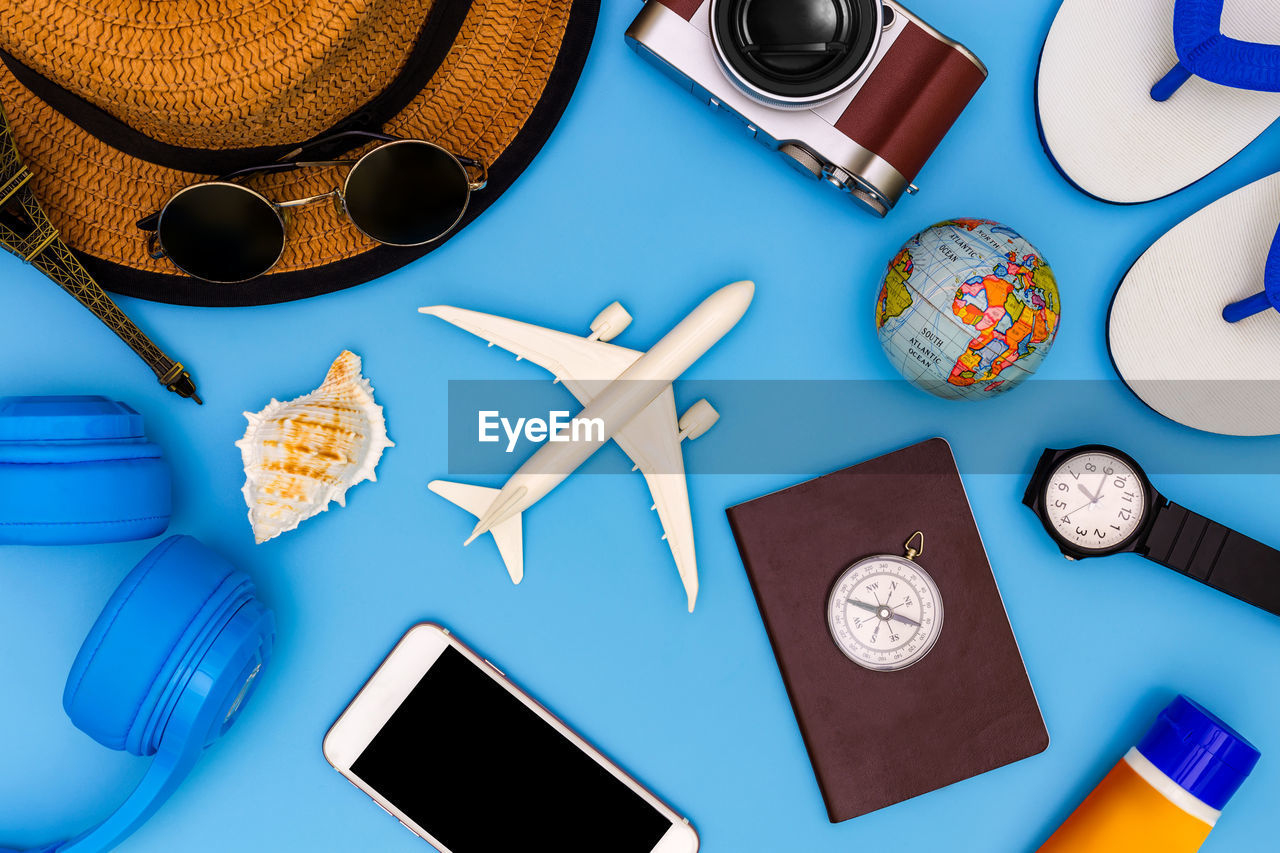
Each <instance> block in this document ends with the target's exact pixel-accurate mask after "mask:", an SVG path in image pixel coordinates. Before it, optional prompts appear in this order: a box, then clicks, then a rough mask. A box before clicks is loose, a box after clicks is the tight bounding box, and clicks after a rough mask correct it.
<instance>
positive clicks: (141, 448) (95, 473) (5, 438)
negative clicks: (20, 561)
mask: <svg viewBox="0 0 1280 853" xmlns="http://www.w3.org/2000/svg"><path fill="white" fill-rule="evenodd" d="M170 490H171V486H170V477H169V466H168V464H167V463H166V462H165V461H164V459H162V458H161V455H160V448H159V447H157V446H156V445H154V444H152V443H151V442H150V441H148V440H147V437H146V434H145V433H144V432H143V430H142V416H141V415H139V414H138V413H137V412H135V411H134V410H133V409H131V408H129V407H128V406H126V405H125V404H124V403H116V402H113V401H111V400H108V399H107V398H106V397H0V545H83V544H90V543H96V542H124V541H128V540H133V539H150V538H151V537H152V536H159V535H160V534H161V533H163V532H164V529H165V528H166V527H168V526H169V512H170V507H171V500H172V499H171V496H170Z"/></svg>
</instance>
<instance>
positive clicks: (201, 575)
mask: <svg viewBox="0 0 1280 853" xmlns="http://www.w3.org/2000/svg"><path fill="white" fill-rule="evenodd" d="M252 595H253V584H252V582H251V581H250V580H249V578H248V576H247V575H245V574H244V573H242V572H239V571H237V570H236V569H235V568H234V567H233V566H232V565H231V564H230V563H229V562H227V561H226V560H225V559H223V558H222V557H221V556H219V555H218V554H216V553H214V552H213V551H211V550H210V549H209V548H207V547H205V546H204V545H203V544H201V543H200V542H199V541H197V540H196V539H193V538H192V537H190V536H171V537H169V538H168V539H165V540H164V541H163V542H161V543H160V544H159V545H157V546H156V547H155V548H154V549H152V551H151V552H150V553H149V554H147V556H146V557H144V558H143V560H142V562H140V563H138V565H137V566H136V567H135V568H134V569H133V571H131V572H130V573H129V574H128V576H127V577H125V579H124V581H123V582H121V584H120V586H119V587H118V588H117V589H116V591H115V593H114V594H113V595H112V596H111V599H110V600H109V601H108V602H107V606H106V608H105V609H104V610H103V611H102V615H101V616H99V617H98V620H97V622H96V623H94V626H93V628H92V629H91V630H90V631H89V635H88V636H87V637H86V638H85V641H84V645H83V646H81V648H80V653H79V654H78V655H77V656H76V660H75V663H74V664H72V667H71V673H70V675H68V677H67V687H66V690H65V691H64V693H63V696H62V705H63V708H64V709H65V710H66V712H67V715H68V716H69V717H70V718H71V721H72V722H73V723H75V724H76V726H77V727H78V728H80V729H81V730H82V731H84V732H85V733H86V734H88V735H89V736H91V737H92V738H94V739H95V740H97V741H98V742H99V743H101V744H102V745H103V746H107V747H110V748H112V749H123V750H128V751H129V752H131V753H133V754H135V755H151V754H152V753H154V752H155V750H156V748H157V747H158V745H159V742H160V736H161V735H163V734H164V726H165V723H166V722H167V719H168V714H169V713H171V711H172V708H173V706H174V704H175V703H176V701H177V697H178V696H179V695H181V692H182V690H183V688H184V687H185V686H186V679H189V678H190V675H191V673H192V672H193V671H194V668H195V663H198V659H199V656H200V655H201V654H203V653H204V651H206V650H207V649H208V646H209V645H210V644H211V643H212V641H213V639H214V638H215V637H216V635H217V632H218V631H219V630H221V627H222V626H223V625H225V624H226V621H227V620H228V619H229V618H230V616H231V615H234V613H235V611H236V610H237V609H238V608H239V607H240V606H242V605H243V604H244V603H245V602H246V601H248V600H250V599H251V598H252Z"/></svg>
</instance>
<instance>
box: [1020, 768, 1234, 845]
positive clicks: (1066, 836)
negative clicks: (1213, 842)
mask: <svg viewBox="0 0 1280 853" xmlns="http://www.w3.org/2000/svg"><path fill="white" fill-rule="evenodd" d="M1126 758H1127V757H1126ZM1152 769H1153V770H1154V768H1152ZM1155 772H1156V773H1159V771H1158V770H1155ZM1188 796H1189V795H1188ZM1205 808H1206V809H1207V807H1205ZM1204 816H1205V817H1208V816H1209V815H1204ZM1211 829H1213V824H1212V823H1209V822H1206V821H1205V820H1203V819H1202V817H1197V816H1193V815H1192V814H1190V813H1188V812H1187V811H1184V810H1183V808H1181V807H1179V806H1178V805H1175V804H1174V803H1173V802H1172V801H1171V800H1170V799H1169V798H1167V797H1166V796H1165V794H1163V793H1161V792H1160V791H1159V790H1157V788H1156V787H1155V786H1153V785H1152V784H1151V783H1150V782H1148V781H1147V779H1146V778H1144V777H1143V775H1142V774H1141V773H1139V771H1138V770H1135V769H1134V767H1133V766H1132V765H1131V764H1130V763H1129V761H1128V760H1123V761H1121V762H1120V763H1119V764H1117V765H1116V766H1115V767H1114V768H1112V770H1111V772H1110V773H1108V774H1107V776H1106V778H1105V779H1103V780H1102V782H1101V783H1100V784H1099V785H1098V787H1097V788H1094V789H1093V792H1092V793H1090V794H1089V796H1088V797H1087V798H1086V799H1085V801H1084V802H1083V803H1081V804H1080V806H1079V808H1077V809H1076V810H1075V811H1074V812H1072V814H1071V816H1070V817H1069V818H1067V820H1066V822H1065V823H1064V824H1062V826H1061V827H1059V828H1058V831H1057V832H1055V833H1054V834H1053V836H1052V837H1051V838H1050V839H1049V840H1048V841H1047V842H1045V844H1044V846H1043V847H1041V848H1040V853H1194V851H1196V850H1199V849H1200V845H1202V844H1203V843H1204V840H1205V839H1206V838H1208V837H1209V831H1210V830H1211Z"/></svg>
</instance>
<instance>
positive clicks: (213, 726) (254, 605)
mask: <svg viewBox="0 0 1280 853" xmlns="http://www.w3.org/2000/svg"><path fill="white" fill-rule="evenodd" d="M44 404H48V406H52V409H50V408H48V406H45V414H46V415H49V413H50V411H53V410H56V409H57V408H58V407H59V406H63V405H72V406H81V407H82V406H90V407H103V406H106V407H120V408H121V409H124V410H127V415H126V416H132V417H134V418H136V417H137V416H136V413H133V412H132V410H131V409H128V407H125V406H123V405H122V404H118V403H110V401H106V400H103V399H102V398H43V402H42V401H41V400H35V399H33V398H21V399H19V401H18V402H17V404H16V405H17V408H18V409H20V410H22V409H26V410H27V412H28V413H27V415H26V416H25V417H27V418H28V420H27V423H26V425H25V429H26V431H25V432H24V433H23V437H22V438H21V441H22V442H26V443H32V446H35V447H42V445H39V444H38V441H39V439H36V438H33V437H32V436H35V435H37V434H39V432H40V430H41V429H43V430H45V432H44V434H45V435H53V436H54V438H53V439H46V441H50V442H51V443H50V444H47V445H43V447H44V448H45V450H46V451H47V450H48V448H50V447H54V446H57V442H65V441H67V440H68V439H67V437H66V434H67V429H66V424H65V423H61V424H60V423H59V421H60V417H59V416H56V415H50V416H49V417H47V418H46V421H47V422H46V423H45V424H43V425H38V424H35V423H34V421H33V420H31V418H32V416H31V414H30V411H31V409H30V407H32V406H34V407H35V408H40V407H41V406H42V405H44ZM14 405H15V403H14V401H13V399H12V398H11V399H9V400H0V454H4V457H0V494H3V495H4V497H3V499H0V500H2V501H3V503H0V510H2V511H3V512H4V513H7V512H9V511H10V510H11V509H12V508H13V507H14V506H17V505H18V504H19V503H21V502H22V498H23V497H24V495H21V494H18V495H13V494H5V493H7V492H10V491H11V488H12V485H11V484H12V483H13V482H15V481H13V480H10V479H9V476H10V471H9V468H10V464H9V463H10V461H11V459H12V457H13V455H14V454H13V453H12V448H11V447H9V448H6V446H5V445H6V440H11V436H12V435H13V431H12V430H11V425H6V424H5V420H6V413H7V412H9V413H11V412H12V411H13V406H14ZM81 414H83V413H81ZM97 414H101V412H98V413H97ZM119 414H120V412H119V411H118V410H117V411H116V412H115V414H112V415H109V417H116V416H118V415H119ZM37 419H38V418H37ZM91 419H92V418H91ZM139 420H140V419H139ZM140 426H141V424H140V423H139V424H138V427H139V429H138V430H136V431H137V432H139V434H140ZM99 437H100V436H94V438H99ZM108 437H109V438H116V437H118V436H108ZM135 437H136V436H135ZM82 440H83V439H82ZM143 441H145V439H144V440H143ZM14 443H15V444H16V443H18V442H14ZM90 455H93V457H94V458H93V459H92V461H91V462H90V463H89V464H87V465H85V466H84V467H83V468H80V469H77V468H76V466H77V465H80V464H82V463H77V462H66V461H65V460H64V461H60V462H54V463H52V464H53V465H54V466H55V467H54V469H53V470H52V471H51V473H50V476H49V478H48V479H47V480H46V479H43V478H39V477H28V476H27V473H26V472H25V471H24V472H23V474H22V475H21V477H19V478H18V479H17V481H16V482H18V483H22V484H26V485H29V486H30V487H31V488H32V489H33V490H34V492H33V494H31V495H29V497H31V498H32V501H31V502H32V503H34V504H41V503H42V502H43V503H42V509H41V510H40V511H41V512H44V513H48V514H44V515H35V514H34V513H33V514H31V515H29V516H28V517H29V518H38V519H39V522H38V525H39V526H38V528H32V527H26V528H25V532H24V533H21V534H20V535H21V536H26V535H31V536H33V537H34V538H36V539H38V540H39V541H41V542H43V543H47V544H53V543H55V542H57V541H59V540H58V537H57V535H55V531H59V532H61V534H62V535H63V537H64V539H63V541H69V542H83V541H102V540H101V539H98V538H94V539H92V540H86V539H85V536H86V534H85V533H84V531H83V529H82V528H80V527H79V526H77V524H76V523H75V522H76V520H77V518H78V519H80V520H84V519H85V518H87V517H89V516H88V515H85V513H90V511H91V510H92V512H93V513H97V514H96V515H94V516H93V517H92V519H91V521H92V522H93V530H94V531H96V532H94V533H91V534H88V535H90V536H91V537H100V536H103V535H106V534H108V533H109V535H110V537H111V538H112V539H113V540H116V539H123V538H131V537H129V536H128V535H126V534H127V532H128V531H130V530H133V531H138V530H150V529H152V528H153V527H154V525H155V523H156V522H155V520H154V518H152V521H151V522H150V523H149V524H147V525H143V524H141V523H140V522H139V518H140V516H137V515H135V514H134V513H136V511H137V509H138V508H139V507H142V508H144V509H145V508H153V509H155V508H160V507H161V506H163V507H164V508H165V511H164V513H163V518H164V523H165V524H167V521H168V511H167V506H168V501H169V494H168V491H169V481H168V475H167V469H165V473H164V475H163V477H162V476H161V475H160V474H158V473H156V471H157V469H156V468H155V465H156V463H160V464H162V463H161V462H160V460H159V456H158V455H155V456H150V455H147V453H146V452H144V453H140V454H139V455H138V456H135V457H124V456H123V454H116V457H115V458H113V459H110V460H107V459H105V458H104V457H105V456H107V455H109V454H103V453H100V452H98V451H93V453H92V454H81V456H90ZM125 458H134V459H140V460H143V461H142V462H139V463H136V464H138V465H139V471H138V472H136V474H135V473H124V472H128V470H129V465H130V464H131V463H127V462H123V461H122V460H123V459H125ZM27 459H28V461H24V462H23V463H20V464H22V465H31V464H34V463H31V462H30V461H29V459H30V457H27ZM45 464H51V463H45ZM45 470H50V469H48V468H46V469H45ZM107 470H115V471H116V472H117V473H119V476H120V478H121V480H120V481H113V480H112V479H111V478H110V477H109V476H107V474H106V473H105V472H106V471H107ZM81 473H83V476H82V477H81ZM121 482H122V483H123V484H124V485H125V486H128V487H130V488H150V489H151V490H152V492H151V494H147V495H134V496H131V497H128V498H124V497H123V496H122V502H121V503H120V504H118V505H119V506H125V509H126V511H124V512H119V513H116V515H117V518H115V519H114V520H113V519H108V518H106V515H107V514H106V513H103V512H101V510H102V509H103V508H104V507H106V506H107V504H108V502H106V501H105V500H103V501H99V500H97V498H96V497H95V499H94V501H87V500H79V499H78V498H77V499H73V500H71V501H70V503H68V504H66V506H67V507H69V508H71V509H72V511H73V512H74V513H77V514H78V515H70V516H62V517H60V516H58V515H57V514H56V513H54V512H52V510H53V509H55V508H56V507H57V506H58V504H57V503H56V502H55V501H54V500H52V498H51V496H56V495H62V496H64V497H71V498H74V497H75V496H76V495H77V493H78V491H79V490H83V489H85V488H89V487H100V488H104V489H106V490H107V491H108V493H111V492H116V491H117V489H118V488H119V486H120V483H121ZM139 484H142V485H139ZM161 491H162V492H163V495H160V494H159V493H160V492H161ZM125 502H128V505H127V506H126V505H125ZM11 517H12V516H6V515H4V514H0V526H3V525H4V524H6V523H8V521H9V519H10V518H11ZM100 521H105V522H107V523H105V524H98V522H100ZM19 526H22V525H19ZM163 528H164V524H162V525H161V528H160V529H161V530H163ZM33 530H34V533H33V532H32V531H33ZM147 535H154V534H147ZM3 541H14V540H13V539H7V540H3ZM254 593H255V589H254V585H253V582H252V581H251V580H250V579H249V576H248V575H246V574H244V573H243V572H241V571H238V570H237V569H236V568H235V567H233V566H232V565H231V564H230V563H228V562H227V561H226V560H225V559H223V558H222V557H220V556H219V555H217V554H216V553H214V552H213V551H211V550H210V549H209V548H207V547H206V546H204V545H202V544H201V543H200V542H198V541H197V540H195V539H193V538H191V537H190V536H170V537H169V538H167V539H165V540H164V541H163V542H161V543H160V544H159V545H157V546H156V547H155V548H153V549H152V550H151V552H150V553H149V554H147V556H146V557H144V558H143V560H142V562H140V563H139V564H138V565H137V566H136V567H135V568H134V569H133V571H132V572H130V573H129V575H128V576H127V577H126V578H125V579H124V581H123V582H122V583H121V584H120V586H119V588H117V589H116V591H115V593H114V594H113V595H112V596H111V599H110V600H109V601H108V602H107V606H106V608H105V609H104V610H103V611H102V615H101V616H99V617H98V620H97V622H96V623H94V626H93V628H92V629H91V630H90V631H89V635H88V637H86V638H85V641H84V645H83V646H81V648H80V653H79V654H78V655H77V656H76V660H75V663H74V664H72V666H71V673H70V675H69V676H68V677H67V687H66V690H65V691H64V692H63V695H62V705H63V708H64V709H65V710H66V712H67V715H68V716H69V717H70V718H71V721H72V722H73V723H75V724H76V726H77V727H79V728H80V729H81V730H82V731H84V732H85V733H86V734H88V735H89V736H90V737H92V738H94V739H95V740H96V741H98V742H99V743H101V744H102V745H103V746H107V747H110V748H112V749H121V750H126V751H128V752H130V753H133V754H134V755H138V756H146V755H154V756H155V760H154V761H153V762H152V764H151V767H150V769H149V770H148V771H147V773H146V775H145V776H144V777H143V779H142V782H141V783H140V784H139V785H138V787H137V789H136V790H135V791H134V792H133V794H132V795H130V796H129V798H128V799H127V800H126V801H125V803H124V805H122V806H121V807H120V808H119V809H118V810H116V812H115V814H113V815H111V817H109V818H107V820H106V821H104V822H103V823H101V824H100V825H98V826H97V827H95V828H93V829H91V830H89V831H87V832H85V833H83V834H81V835H79V836H77V837H75V838H72V839H70V840H67V841H61V842H58V843H56V844H51V845H46V846H43V847H38V848H35V849H33V850H30V851H25V853H54V851H57V853H102V852H103V851H107V850H110V849H111V848H113V847H115V846H116V845H117V844H119V843H120V841H122V840H123V839H124V838H125V837H127V836H128V835H129V834H130V833H132V832H133V831H134V830H135V829H137V828H138V826H140V825H141V824H142V823H143V822H144V821H145V820H146V819H147V818H148V817H150V816H151V815H152V814H153V813H154V812H155V811H156V809H157V808H159V807H160V805H161V804H162V803H163V802H164V801H165V799H166V798H168V796H169V795H170V794H171V793H173V791H174V790H175V789H176V788H177V787H178V784H179V783H180V782H181V781H182V779H183V778H184V777H185V776H186V775H187V773H188V772H189V771H190V770H191V768H192V767H193V766H194V765H195V763H196V760H197V759H198V758H199V757H200V755H201V753H203V752H204V750H205V748H206V747H208V746H209V745H211V744H212V743H213V742H214V741H215V740H217V739H218V737H220V736H221V735H222V734H223V733H224V732H226V731H227V729H229V728H230V727H231V725H232V723H234V722H235V720H236V717H237V716H238V715H239V713H240V711H241V709H242V708H243V707H244V703H245V702H246V700H247V699H248V698H249V696H250V694H251V693H252V691H253V688H254V686H255V684H256V683H257V676H258V673H259V672H260V671H261V669H262V667H263V665H265V664H266V663H267V661H268V659H269V658H270V656H271V649H272V644H273V642H274V638H275V620H274V617H273V616H272V613H271V611H270V610H268V609H267V608H266V607H265V606H264V605H263V604H262V603H261V602H259V601H258V600H257V598H255V595H254ZM0 853H24V852H23V851H16V850H12V849H8V848H0Z"/></svg>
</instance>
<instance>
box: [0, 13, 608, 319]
mask: <svg viewBox="0 0 1280 853" xmlns="http://www.w3.org/2000/svg"><path fill="white" fill-rule="evenodd" d="M3 5H4V13H3V17H0V104H3V106H4V108H5V111H6V112H7V113H8V117H9V122H10V124H11V125H12V127H13V134H14V139H15V141H16V143H17V146H18V150H19V153H20V154H21V156H22V158H23V160H24V161H25V163H26V164H27V166H28V168H29V169H30V170H31V172H32V175H33V177H32V179H31V186H32V187H33V189H34V191H35V194H36V197H37V198H38V199H39V201H40V203H41V205H42V206H43V207H44V209H45V211H46V213H47V214H48V215H49V218H50V220H52V222H53V224H54V225H55V226H56V227H57V228H58V229H59V231H60V233H61V235H62V238H63V240H64V241H65V242H66V243H67V244H68V245H70V246H71V247H72V248H73V249H75V250H76V251H77V253H78V254H79V256H80V257H81V259H82V260H83V261H84V263H85V266H86V267H88V268H89V270H90V271H91V272H92V273H93V274H94V275H95V277H96V278H97V279H98V281H99V282H101V284H102V285H103V286H104V287H106V288H107V289H108V290H114V291H116V292H118V293H123V294H127V295H130V296H139V297H142V298H145V299H155V300H160V301H164V302H176V303H182V304H191V305H256V304H263V303H269V302H283V301H287V300H291V299H299V298H302V297H306V296H312V295H315V294H317V293H325V292H328V291H332V290H338V289H340V288H344V287H349V286H351V285H353V284H358V283H360V282H362V281H367V280H369V279H371V278H375V277H376V276H379V275H382V274H384V273H387V272H389V271H391V270H393V269H396V268H397V267H400V266H402V265H404V264H406V263H408V262H409V261H411V260H413V259H415V258H417V257H419V256H421V255H422V254H424V253H425V252H427V251H429V250H430V249H432V248H435V246H437V245H439V242H443V241H439V242H437V243H435V244H429V245H428V246H419V247H409V248H401V247H391V246H381V245H378V244H377V243H374V242H373V241H371V240H369V239H368V238H367V237H364V236H363V235H362V234H361V233H360V231H359V230H358V229H356V228H354V227H352V226H351V225H350V223H348V222H347V221H346V220H345V219H344V218H341V217H339V216H337V215H335V214H334V211H333V208H332V207H331V206H327V205H317V206H315V207H313V208H305V209H299V210H298V211H297V213H296V215H295V216H294V217H293V218H292V219H291V222H290V237H289V242H288V245H287V246H286V248H285V253H284V255H283V256H282V257H281V259H280V262H279V264H278V265H277V266H276V267H275V269H274V270H273V271H272V272H271V273H269V274H267V275H264V276H262V277H260V278H258V279H254V280H252V281H249V282H246V283H244V284H236V285H225V284H211V283H208V282H204V281H199V280H197V279H193V278H189V277H187V276H185V275H182V274H179V273H178V272H177V271H176V270H175V269H174V268H173V266H172V265H171V264H170V263H169V262H168V261H167V260H164V259H160V260H153V259H152V258H150V257H149V256H148V254H147V251H146V244H145V239H144V237H145V235H144V234H143V232H142V231H140V230H139V228H138V227H137V224H136V223H137V221H138V220H139V219H140V218H142V217H143V216H145V215H147V214H149V213H151V212H153V211H155V210H157V209H159V208H160V206H161V205H162V204H163V203H164V202H165V201H166V200H167V199H168V198H169V197H170V196H171V195H172V194H173V193H175V192H176V191H178V190H180V189H182V188H183V187H185V186H188V185H190V184H192V183H195V182H197V181H200V180H207V179H209V178H211V177H213V176H216V175H218V174H220V173H225V172H230V171H233V170H235V169H238V168H244V167H247V166H255V165H260V164H262V163H265V162H269V161H271V160H273V159H275V158H277V157H279V156H281V155H282V154H284V153H285V152H287V151H289V150H290V149H292V148H294V147H295V146H296V145H297V144H298V143H300V142H303V141H306V140H308V139H313V138H316V137H320V136H325V135H328V134H329V133H332V132H334V131H338V130H347V129H367V130H381V131H383V132H385V133H390V134H394V135H396V136H402V137H414V138H419V139H427V140H430V141H432V142H435V143H437V144H439V145H441V146H443V147H444V148H447V149H448V150H450V151H452V152H453V153H455V154H458V155H463V156H469V157H472V158H474V159H477V160H480V161H482V162H483V163H485V164H487V166H488V173H489V183H488V186H487V187H486V188H485V189H484V190H483V191H480V192H477V193H476V194H475V195H474V196H473V197H472V199H471V204H470V207H469V209H468V211H467V214H466V218H465V219H464V224H465V223H466V222H469V221H470V220H471V219H473V218H474V217H475V216H476V215H477V214H479V213H480V212H481V211H482V210H484V208H486V207H487V206H488V205H489V204H491V203H492V202H493V200H494V199H495V198H496V197H497V196H498V195H499V194H500V193H501V192H502V191H503V190H505V189H506V188H507V187H508V186H509V185H510V184H511V182H512V181H513V180H515V178H516V177H517V176H518V175H519V174H520V172H521V171H523V170H524V168H525V167H526V166H527V165H528V164H529V161H530V160H531V159H532V158H533V156H534V155H535V154H536V153H537V152H538V150H539V149H540V148H541V147H542V144H543V143H544V142H545V141H546V139H547V137H548V135H549V134H550V133H551V130H552V128H553V127H554V126H555V124H556V122H557V120H558V119H559V117H560V114H561V112H562V111H563V110H564V107H565V104H566V103H567V102H568V99H569V96H570V94H572V91H573V87H574V85H575V84H576V83H577V79H578V75H579V73H580V72H581V70H582V65H583V63H584V61H585V59H586V54H587V49H588V47H589V45H590V42H591V36H592V33H593V32H594V30H595V23H596V17H597V14H598V11H599V3H598V0H577V2H574V0H296V1H295V2H288V3H284V2H276V0H167V2H155V0H3ZM355 145H356V146H358V147H356V148H355V150H356V151H357V152H358V151H363V150H365V148H367V147H368V146H367V145H363V146H361V145H360V144H359V143H355ZM335 169H338V171H336V172H335V171H334V170H331V169H324V168H308V169H300V170H298V171H295V172H288V173H281V174H275V175H270V176H261V177H257V178H253V179H251V180H250V183H251V185H252V186H253V188H254V189H257V190H258V191H260V192H262V193H263V194H264V195H266V196H267V197H268V198H277V199H282V200H283V199H289V198H299V197H304V196H309V195H315V194H318V193H322V192H325V191H327V190H329V189H331V188H332V187H333V186H335V185H336V184H337V183H340V182H341V171H340V167H335Z"/></svg>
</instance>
